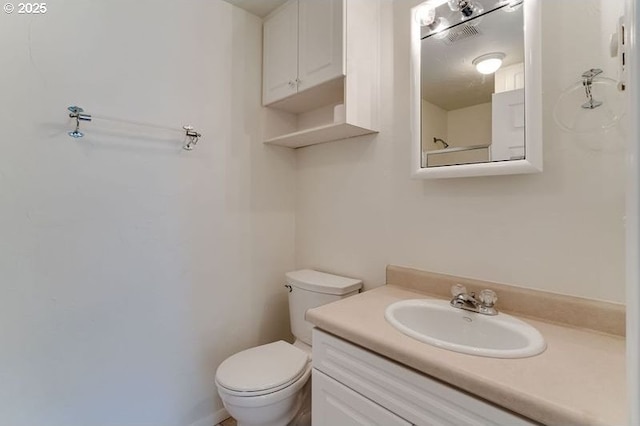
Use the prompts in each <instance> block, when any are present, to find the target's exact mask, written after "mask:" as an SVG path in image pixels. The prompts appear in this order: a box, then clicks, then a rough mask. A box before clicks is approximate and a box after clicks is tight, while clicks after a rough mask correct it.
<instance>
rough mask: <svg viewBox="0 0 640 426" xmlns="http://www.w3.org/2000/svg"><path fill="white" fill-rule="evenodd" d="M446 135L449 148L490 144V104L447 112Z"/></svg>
mask: <svg viewBox="0 0 640 426" xmlns="http://www.w3.org/2000/svg"><path fill="white" fill-rule="evenodd" d="M447 135H449V140H450V141H451V142H450V144H451V146H469V145H487V144H490V143H491V102H486V103H484V104H477V105H472V106H469V107H465V108H459V109H454V110H451V111H448V112H447Z"/></svg>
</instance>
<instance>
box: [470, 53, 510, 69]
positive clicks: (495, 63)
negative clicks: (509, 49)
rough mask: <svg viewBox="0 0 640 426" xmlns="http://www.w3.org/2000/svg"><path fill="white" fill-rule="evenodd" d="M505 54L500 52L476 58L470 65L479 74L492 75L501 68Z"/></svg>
mask: <svg viewBox="0 0 640 426" xmlns="http://www.w3.org/2000/svg"><path fill="white" fill-rule="evenodd" d="M504 57H505V54H504V53H502V52H494V53H487V54H486V55H482V56H478V57H477V58H475V59H474V60H473V61H472V62H471V63H472V64H473V65H475V67H476V70H477V71H478V72H479V73H480V74H493V73H494V72H496V71H498V69H499V68H500V67H501V66H502V60H503V59H504Z"/></svg>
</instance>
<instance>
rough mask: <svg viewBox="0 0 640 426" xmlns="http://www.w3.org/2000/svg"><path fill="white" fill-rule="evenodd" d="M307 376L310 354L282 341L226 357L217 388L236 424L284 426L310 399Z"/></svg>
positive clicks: (220, 368) (219, 368)
mask: <svg viewBox="0 0 640 426" xmlns="http://www.w3.org/2000/svg"><path fill="white" fill-rule="evenodd" d="M310 375H311V356H310V354H309V353H307V352H305V351H304V350H301V349H300V348H298V347H296V346H294V345H291V344H289V343H287V342H284V341H282V340H281V341H278V342H274V343H269V344H267V345H262V346H257V347H255V348H251V349H247V350H245V351H242V352H239V353H237V354H235V355H233V356H231V357H229V358H227V359H226V360H225V361H224V362H223V363H222V364H220V367H218V371H217V372H216V386H217V387H218V393H219V394H220V397H221V398H222V401H223V402H224V405H225V407H226V409H227V411H228V412H229V414H230V415H231V416H232V417H233V418H235V419H236V420H237V421H238V424H239V425H241V426H254V425H256V426H258V425H262V426H283V425H287V424H289V423H290V422H291V420H293V418H294V417H296V415H297V414H298V413H299V412H300V411H301V409H302V408H303V405H304V403H305V402H306V400H307V399H309V398H308V395H309V383H310V381H309V377H310ZM297 426H303V425H297Z"/></svg>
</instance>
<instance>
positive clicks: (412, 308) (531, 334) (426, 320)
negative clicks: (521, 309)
mask: <svg viewBox="0 0 640 426" xmlns="http://www.w3.org/2000/svg"><path fill="white" fill-rule="evenodd" d="M385 318H386V320H387V321H388V322H389V323H390V324H391V325H392V326H393V327H395V328H396V329H398V331H400V332H402V333H403V334H406V335H407V336H409V337H412V338H414V339H416V340H419V341H421V342H424V343H428V344H430V345H433V346H437V347H439V348H443V349H448V350H450V351H455V352H462V353H465V354H471V355H479V356H486V357H492V358H525V357H529V356H534V355H538V354H539V353H541V352H543V351H544V350H545V348H546V347H547V344H546V343H545V341H544V338H543V337H542V335H541V334H540V332H538V330H536V329H535V328H533V327H532V326H530V325H529V324H527V323H526V322H524V321H521V320H519V319H517V318H514V317H512V316H511V315H507V314H503V313H498V315H494V316H489V315H483V314H477V313H475V312H469V311H465V310H462V309H458V308H454V307H452V306H451V305H449V302H448V301H446V300H435V299H411V300H403V301H400V302H396V303H393V304H391V305H389V306H388V307H387V309H386V311H385Z"/></svg>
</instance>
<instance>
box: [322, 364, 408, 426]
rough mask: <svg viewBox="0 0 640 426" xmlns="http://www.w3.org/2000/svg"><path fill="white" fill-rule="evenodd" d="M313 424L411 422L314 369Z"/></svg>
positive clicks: (400, 425)
mask: <svg viewBox="0 0 640 426" xmlns="http://www.w3.org/2000/svg"><path fill="white" fill-rule="evenodd" d="M311 386H312V390H311V397H312V409H311V416H312V424H313V426H337V425H340V426H377V425H379V426H410V425H411V423H409V422H407V421H405V420H404V419H402V418H401V417H398V416H396V415H395V414H393V413H392V412H391V411H388V410H386V409H384V408H383V407H381V406H379V405H378V404H376V403H375V402H372V401H371V400H369V399H367V398H365V397H363V396H361V395H360V394H358V393H356V392H354V391H352V390H351V389H349V388H348V387H346V386H344V385H343V384H341V383H340V382H337V381H335V380H334V379H332V378H331V377H329V376H327V375H325V374H324V373H322V372H320V371H318V370H316V369H315V368H314V369H313V377H312V379H311Z"/></svg>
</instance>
